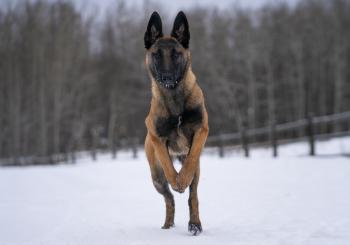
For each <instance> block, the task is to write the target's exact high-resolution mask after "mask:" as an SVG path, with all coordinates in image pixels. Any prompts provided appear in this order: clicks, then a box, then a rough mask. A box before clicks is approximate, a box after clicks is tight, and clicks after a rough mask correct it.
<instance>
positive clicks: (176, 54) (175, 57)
mask: <svg viewBox="0 0 350 245" xmlns="http://www.w3.org/2000/svg"><path fill="white" fill-rule="evenodd" d="M173 57H174V59H177V58H179V57H180V53H178V52H176V51H175V50H174V51H173Z"/></svg>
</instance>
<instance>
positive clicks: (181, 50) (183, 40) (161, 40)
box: [144, 12, 190, 89]
mask: <svg viewBox="0 0 350 245" xmlns="http://www.w3.org/2000/svg"><path fill="white" fill-rule="evenodd" d="M189 39H190V34H189V29H188V22H187V18H186V16H185V14H184V13H183V12H180V13H179V14H178V15H177V16H176V18H175V22H174V27H173V30H172V33H171V37H163V32H162V22H161V19H160V16H159V15H158V13H157V12H154V13H153V14H152V16H151V18H150V20H149V22H148V26H147V30H146V33H145V38H144V41H145V47H146V49H147V50H148V54H147V55H148V63H147V65H148V68H149V70H150V72H151V75H152V76H153V78H154V79H155V80H156V81H157V82H158V84H159V85H160V86H162V87H164V88H166V89H175V88H176V87H177V86H178V85H179V83H180V82H181V81H182V80H183V78H184V75H185V73H186V70H187V67H188V59H189V57H188V56H189V55H188V52H186V50H187V49H188V43H189Z"/></svg>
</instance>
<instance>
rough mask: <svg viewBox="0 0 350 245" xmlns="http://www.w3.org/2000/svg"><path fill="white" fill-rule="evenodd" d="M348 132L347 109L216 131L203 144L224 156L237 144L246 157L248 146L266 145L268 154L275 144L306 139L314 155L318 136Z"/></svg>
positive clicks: (276, 145) (326, 136) (322, 137)
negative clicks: (222, 132)
mask: <svg viewBox="0 0 350 245" xmlns="http://www.w3.org/2000/svg"><path fill="white" fill-rule="evenodd" d="M346 135H350V111H347V112H343V113H339V114H333V115H326V116H318V117H314V116H312V115H310V116H309V117H308V118H304V119H301V120H298V121H294V122H287V123H282V124H275V123H271V125H268V126H266V127H262V128H255V129H246V128H244V127H243V128H242V130H241V132H236V133H230V134H220V135H213V136H210V137H208V139H207V146H217V147H218V152H219V155H220V157H223V156H224V155H225V151H224V149H225V146H241V147H242V149H243V151H244V155H245V156H246V157H249V150H250V147H251V146H256V145H264V146H266V145H270V146H271V148H272V155H273V156H274V157H277V156H278V146H279V144H282V143H288V142H296V141H307V142H308V144H309V155H310V156H314V155H316V147H315V145H316V141H317V140H318V139H324V138H331V137H338V136H346Z"/></svg>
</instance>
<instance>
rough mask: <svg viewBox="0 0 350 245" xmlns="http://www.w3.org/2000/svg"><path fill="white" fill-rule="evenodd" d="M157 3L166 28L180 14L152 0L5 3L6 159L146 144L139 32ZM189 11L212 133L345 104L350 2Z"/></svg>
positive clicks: (0, 142) (0, 81)
mask: <svg viewBox="0 0 350 245" xmlns="http://www.w3.org/2000/svg"><path fill="white" fill-rule="evenodd" d="M154 10H156V11H158V12H159V13H160V15H161V16H162V17H163V21H164V26H165V31H164V32H165V33H166V34H168V33H169V32H170V26H171V25H172V22H171V21H173V20H170V19H169V18H166V17H165V16H166V13H167V11H166V10H165V9H162V8H161V7H159V6H156V5H155V4H153V3H152V2H145V3H144V6H139V7H137V6H132V7H130V6H127V5H126V4H125V2H124V1H117V2H116V4H115V5H112V6H111V8H109V9H108V11H107V12H106V14H104V15H103V18H101V17H98V16H97V15H94V14H86V13H84V12H82V11H81V10H79V9H78V8H77V7H76V6H75V5H74V4H73V3H72V2H70V1H50V2H46V1H25V2H20V3H18V4H16V5H15V6H12V7H10V8H1V9H0V57H1V59H0V128H1V130H0V159H1V158H2V159H12V160H11V161H12V162H13V163H14V164H17V163H18V162H20V161H21V160H20V159H22V158H25V157H38V158H37V159H39V157H41V159H44V160H43V162H47V157H48V158H50V159H51V160H52V161H53V162H54V161H55V159H52V156H55V155H60V154H62V155H64V154H67V153H72V152H76V151H83V150H90V149H97V148H98V149H112V150H116V149H117V148H120V147H122V146H123V145H124V144H126V143H125V142H128V141H130V139H132V140H133V142H135V141H136V140H137V142H138V143H139V144H141V143H143V139H144V136H145V133H146V129H145V126H144V119H145V117H146V115H147V113H148V110H149V105H150V99H151V90H150V81H149V79H148V76H147V74H146V71H145V69H144V54H145V50H144V44H143V35H144V32H145V29H146V25H147V21H148V19H149V16H150V14H151V13H152V12H153V11H154ZM185 13H186V15H187V17H188V20H189V25H190V33H191V40H190V50H191V52H192V67H193V71H194V73H195V75H196V77H197V82H198V84H199V85H200V87H201V88H202V89H203V91H204V94H205V102H206V106H207V109H208V114H209V126H210V134H211V135H217V134H222V133H230V132H238V131H240V130H241V129H242V128H246V129H252V128H258V127H264V126H268V125H270V124H271V123H277V124H278V123H284V122H290V121H295V120H298V119H302V118H306V117H308V116H309V115H315V116H320V115H328V114H336V113H340V112H344V111H349V110H350V69H349V68H350V28H349V26H350V1H347V0H333V1H326V0H321V1H316V0H305V1H300V2H299V3H298V4H297V5H296V6H293V7H291V6H289V5H288V4H283V3H280V4H273V5H265V6H262V7H261V8H258V9H242V8H237V7H231V8H229V9H227V10H218V9H212V8H203V7H193V8H191V9H189V10H186V11H185ZM135 16H137V17H135ZM324 130H325V131H332V132H334V131H337V130H341V129H340V128H339V126H337V125H334V126H332V127H327V128H325V129H324ZM33 161H34V160H33ZM36 161H38V160H36Z"/></svg>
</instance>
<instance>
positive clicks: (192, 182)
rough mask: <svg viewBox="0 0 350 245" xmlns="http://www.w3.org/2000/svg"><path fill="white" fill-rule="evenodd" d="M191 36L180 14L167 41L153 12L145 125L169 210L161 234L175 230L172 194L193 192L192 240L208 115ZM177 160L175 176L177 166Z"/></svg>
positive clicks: (147, 40)
mask: <svg viewBox="0 0 350 245" xmlns="http://www.w3.org/2000/svg"><path fill="white" fill-rule="evenodd" d="M189 40H190V32H189V26H188V21H187V18H186V15H185V14H184V13H183V12H182V11H181V12H179V13H178V14H177V16H176V18H175V21H174V25H173V29H172V32H171V35H170V36H163V31H162V21H161V18H160V16H159V14H158V13H157V12H153V14H152V15H151V17H150V20H149V22H148V25H147V29H146V32H145V35H144V44H145V48H146V57H145V66H146V69H147V72H148V75H149V77H150V80H151V83H152V100H151V107H150V112H149V114H148V116H147V117H146V120H145V124H146V127H147V136H146V139H145V152H146V156H147V160H148V162H149V166H150V170H151V176H152V181H153V185H154V187H155V188H156V190H157V191H158V192H159V193H160V194H161V195H163V196H164V199H165V206H166V218H165V223H164V225H163V226H162V228H163V229H169V228H170V227H172V226H174V213H175V203H174V197H173V195H172V193H171V191H170V188H169V184H170V186H171V188H172V189H173V190H174V191H177V192H180V193H183V192H184V191H185V189H186V188H187V187H189V190H190V194H189V200H188V204H189V210H190V220H189V223H188V230H189V232H190V233H192V234H193V235H198V234H200V233H201V232H202V225H201V221H200V218H199V211H198V196H197V187H198V181H199V174H200V167H199V157H200V154H201V151H202V149H203V147H204V144H205V141H206V139H207V136H208V132H209V127H208V114H207V111H206V108H205V105H204V97H203V92H202V90H201V89H200V87H199V86H198V84H197V82H196V77H195V75H194V74H193V72H192V68H191V54H190V51H189ZM176 158H177V159H179V161H180V162H181V163H182V168H181V170H180V171H179V173H177V171H176V169H175V168H174V165H173V160H174V159H176Z"/></svg>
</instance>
